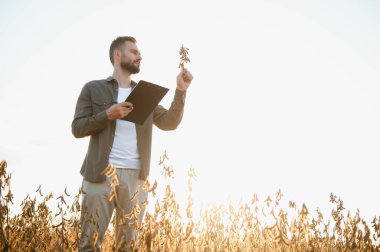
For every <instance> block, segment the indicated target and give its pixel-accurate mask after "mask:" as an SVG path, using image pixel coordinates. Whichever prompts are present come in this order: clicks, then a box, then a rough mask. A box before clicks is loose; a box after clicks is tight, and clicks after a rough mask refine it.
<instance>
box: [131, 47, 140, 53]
mask: <svg viewBox="0 0 380 252" xmlns="http://www.w3.org/2000/svg"><path fill="white" fill-rule="evenodd" d="M129 51H131V52H133V53H138V54H140V51H139V50H136V49H133V48H132V49H129Z"/></svg>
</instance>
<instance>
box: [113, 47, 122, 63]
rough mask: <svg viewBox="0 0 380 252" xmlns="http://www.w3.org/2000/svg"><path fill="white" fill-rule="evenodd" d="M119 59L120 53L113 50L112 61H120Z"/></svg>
mask: <svg viewBox="0 0 380 252" xmlns="http://www.w3.org/2000/svg"><path fill="white" fill-rule="evenodd" d="M120 58H121V51H120V50H118V49H115V50H113V59H114V61H115V60H116V59H118V60H119V61H120Z"/></svg>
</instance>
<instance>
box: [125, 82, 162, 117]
mask: <svg viewBox="0 0 380 252" xmlns="http://www.w3.org/2000/svg"><path fill="white" fill-rule="evenodd" d="M168 91H169V89H168V88H165V87H162V86H159V85H156V84H153V83H150V82H147V81H143V80H140V81H139V83H137V85H136V86H135V87H134V88H133V90H132V92H131V93H130V95H129V96H128V97H127V99H126V100H125V101H127V102H130V103H132V104H133V110H132V111H131V113H129V114H128V115H127V116H126V117H124V118H122V119H121V120H125V121H129V122H133V123H137V124H143V123H144V122H145V120H146V119H147V118H148V116H149V115H150V114H151V113H152V112H153V110H154V109H155V108H156V107H157V105H158V103H159V102H160V101H161V100H162V98H163V97H164V96H165V95H166V93H167V92H168Z"/></svg>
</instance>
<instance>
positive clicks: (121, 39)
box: [110, 36, 137, 65]
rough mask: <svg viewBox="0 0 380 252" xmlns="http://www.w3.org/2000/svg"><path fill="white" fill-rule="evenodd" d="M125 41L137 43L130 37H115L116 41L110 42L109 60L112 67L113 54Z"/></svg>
mask: <svg viewBox="0 0 380 252" xmlns="http://www.w3.org/2000/svg"><path fill="white" fill-rule="evenodd" d="M126 41H130V42H132V43H136V42H137V41H136V39H135V38H134V37H131V36H124V37H117V38H116V39H114V40H113V41H112V43H111V46H110V60H111V63H112V65H113V63H114V59H113V52H114V51H115V50H116V49H120V48H121V47H122V46H123V45H124V43H125V42H126Z"/></svg>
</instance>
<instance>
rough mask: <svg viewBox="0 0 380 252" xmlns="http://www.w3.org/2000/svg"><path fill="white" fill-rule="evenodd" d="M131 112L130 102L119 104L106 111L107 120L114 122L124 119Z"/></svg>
mask: <svg viewBox="0 0 380 252" xmlns="http://www.w3.org/2000/svg"><path fill="white" fill-rule="evenodd" d="M132 110H133V105H132V103H130V102H121V103H117V104H114V105H112V106H111V107H109V108H108V109H107V110H106V113H107V117H108V120H116V119H121V118H123V117H126V116H127V115H128V114H129V113H130V112H131V111H132Z"/></svg>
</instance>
